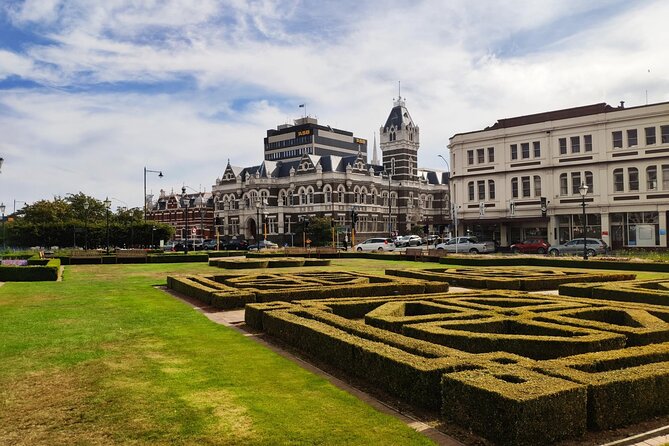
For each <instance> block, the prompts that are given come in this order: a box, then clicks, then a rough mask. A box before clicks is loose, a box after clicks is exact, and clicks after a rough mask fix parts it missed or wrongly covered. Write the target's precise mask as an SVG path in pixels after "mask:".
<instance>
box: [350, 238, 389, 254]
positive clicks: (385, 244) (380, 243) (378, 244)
mask: <svg viewBox="0 0 669 446" xmlns="http://www.w3.org/2000/svg"><path fill="white" fill-rule="evenodd" d="M353 250H354V251H394V250H395V243H393V241H392V239H389V238H381V237H379V238H370V239H367V240H365V241H364V242H362V243H358V244H357V245H355V246H354V247H353Z"/></svg>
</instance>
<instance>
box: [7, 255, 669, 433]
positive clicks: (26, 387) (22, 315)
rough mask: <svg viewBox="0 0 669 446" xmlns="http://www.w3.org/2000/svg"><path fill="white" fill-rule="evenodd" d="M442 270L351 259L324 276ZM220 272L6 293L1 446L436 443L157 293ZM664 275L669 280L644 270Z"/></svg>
mask: <svg viewBox="0 0 669 446" xmlns="http://www.w3.org/2000/svg"><path fill="white" fill-rule="evenodd" d="M439 266H440V265H437V264H434V263H421V262H405V261H376V260H363V259H350V260H335V261H333V262H332V266H330V267H325V268H320V269H322V270H341V269H348V270H352V271H365V272H373V273H383V271H384V270H385V269H386V268H404V267H406V268H436V267H439ZM443 266H444V267H446V266H447V265H443ZM287 270H290V271H295V270H294V269H292V270H291V269H287ZM309 270H310V271H313V270H314V269H312V268H310V269H309ZM244 271H245V270H235V271H234V273H239V272H244ZM251 271H254V272H257V271H258V270H251ZM279 271H282V270H280V269H277V270H274V269H272V272H279ZM214 272H217V273H231V272H232V271H226V270H220V269H215V268H211V267H208V266H207V265H206V264H203V263H183V264H149V265H82V266H68V267H66V268H65V273H64V280H63V282H57V283H53V282H35V283H7V284H5V285H4V286H2V287H0V321H1V323H0V444H26V445H35V444H110V443H123V444H139V445H141V444H152V445H153V444H170V445H171V444H211V445H217V444H222V445H225V444H231V445H232V444H240V445H242V444H243V445H254V444H272V445H273V444H280V445H281V444H308V445H314V444H327V445H336V444H346V445H349V444H355V445H364V444H374V445H376V444H379V445H400V444H401V445H404V444H408V445H414V444H416V445H422V444H431V442H430V441H429V440H428V439H427V438H425V437H423V436H422V435H420V434H418V433H416V432H414V431H413V430H412V429H410V428H408V427H407V426H405V425H404V424H403V423H402V422H400V421H398V420H396V419H395V418H393V417H390V416H388V415H384V414H382V413H379V412H377V411H376V410H374V409H373V408H371V407H370V406H368V405H366V404H364V403H362V402H361V401H360V400H358V399H356V398H355V397H353V396H351V395H349V394H347V393H345V392H343V391H341V390H339V389H337V388H336V387H334V386H332V385H331V384H329V383H328V382H327V381H325V380H324V379H322V378H320V377H318V376H315V375H313V374H311V373H309V372H306V371H304V370H303V369H301V368H300V367H298V366H297V365H295V364H294V363H292V362H290V361H288V360H286V359H284V358H282V357H280V356H278V355H276V354H274V353H272V352H271V351H269V350H267V349H266V348H264V347H262V346H261V345H259V344H257V343H255V342H253V341H252V340H250V339H249V338H247V337H245V336H243V335H241V334H239V333H237V332H235V331H233V330H230V329H228V328H226V327H223V326H220V325H216V324H214V323H213V322H210V321H209V320H208V319H206V318H205V317H204V316H203V315H201V314H200V313H198V312H196V311H193V310H192V309H191V308H189V307H188V306H187V305H185V304H183V303H181V302H180V301H178V300H176V299H174V298H172V297H170V296H169V295H168V294H166V293H164V292H162V291H160V290H157V289H155V288H153V287H152V285H162V284H164V283H165V277H166V276H167V275H168V274H175V273H176V274H178V273H214ZM656 277H657V278H659V277H669V274H658V273H641V274H639V278H656Z"/></svg>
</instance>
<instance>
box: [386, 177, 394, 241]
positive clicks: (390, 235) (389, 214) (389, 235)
mask: <svg viewBox="0 0 669 446" xmlns="http://www.w3.org/2000/svg"><path fill="white" fill-rule="evenodd" d="M386 173H387V174H388V237H390V238H392V237H393V224H392V221H391V220H390V216H391V211H392V209H393V208H392V206H393V203H392V201H390V180H391V179H392V176H391V175H390V171H389V170H387V171H386Z"/></svg>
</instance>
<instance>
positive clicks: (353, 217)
mask: <svg viewBox="0 0 669 446" xmlns="http://www.w3.org/2000/svg"><path fill="white" fill-rule="evenodd" d="M357 222H358V214H357V212H355V210H353V209H351V224H352V225H353V226H355V224H356V223H357Z"/></svg>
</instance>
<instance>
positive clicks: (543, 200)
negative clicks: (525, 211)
mask: <svg viewBox="0 0 669 446" xmlns="http://www.w3.org/2000/svg"><path fill="white" fill-rule="evenodd" d="M547 211H548V201H547V200H546V197H541V216H542V217H545V216H546V213H547Z"/></svg>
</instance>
